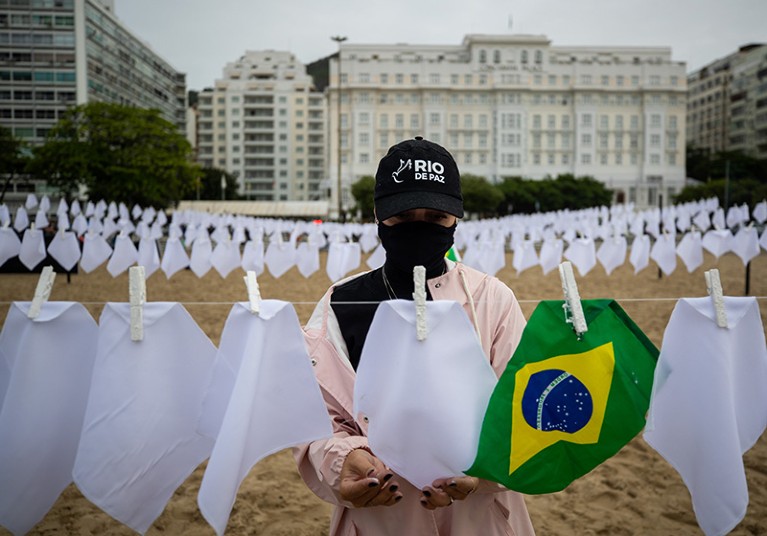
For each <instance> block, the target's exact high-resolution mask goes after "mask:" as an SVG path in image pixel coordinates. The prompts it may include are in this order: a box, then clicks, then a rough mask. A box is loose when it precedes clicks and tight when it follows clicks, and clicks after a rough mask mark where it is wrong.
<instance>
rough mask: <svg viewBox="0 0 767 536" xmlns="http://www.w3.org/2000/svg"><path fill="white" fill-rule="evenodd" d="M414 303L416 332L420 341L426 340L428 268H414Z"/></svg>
mask: <svg viewBox="0 0 767 536" xmlns="http://www.w3.org/2000/svg"><path fill="white" fill-rule="evenodd" d="M413 301H414V302H415V332H416V338H417V339H418V340H419V341H423V340H426V268H424V267H423V266H416V267H414V268H413Z"/></svg>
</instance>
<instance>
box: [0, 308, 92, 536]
mask: <svg viewBox="0 0 767 536" xmlns="http://www.w3.org/2000/svg"><path fill="white" fill-rule="evenodd" d="M30 306H31V303H30V302H16V303H14V304H12V305H11V307H10V309H9V311H8V317H7V318H6V321H5V326H4V327H3V331H2V333H0V438H2V441H0V482H2V484H0V525H2V526H4V527H6V528H7V529H8V530H10V531H11V532H13V533H14V534H26V533H27V532H29V531H30V530H32V528H33V527H34V526H35V524H36V523H37V522H39V521H40V520H41V519H42V518H43V517H44V516H45V514H46V512H48V510H49V509H50V508H51V506H53V504H54V503H55V502H56V499H57V498H58V496H59V494H60V493H61V492H62V491H64V488H66V487H67V486H68V485H69V484H70V483H71V482H72V467H73V466H74V461H75V454H76V453H77V445H78V443H79V441H80V430H81V429H82V426H83V418H84V416H85V405H86V403H87V400H88V392H89V391H90V383H91V374H92V373H93V362H94V359H95V358H96V334H97V331H98V327H97V326H96V322H95V321H94V320H93V318H92V317H91V316H90V314H88V311H86V310H85V307H83V306H82V305H80V304H78V303H73V302H45V303H43V305H42V308H41V310H40V314H39V315H38V316H37V318H36V319H34V320H31V319H30V318H28V317H27V313H28V312H29V307H30ZM6 374H7V375H6Z"/></svg>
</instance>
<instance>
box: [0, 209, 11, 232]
mask: <svg viewBox="0 0 767 536" xmlns="http://www.w3.org/2000/svg"><path fill="white" fill-rule="evenodd" d="M10 225H11V211H10V210H8V206H7V205H6V204H5V203H0V227H10Z"/></svg>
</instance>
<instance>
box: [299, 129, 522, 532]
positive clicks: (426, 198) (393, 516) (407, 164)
mask: <svg viewBox="0 0 767 536" xmlns="http://www.w3.org/2000/svg"><path fill="white" fill-rule="evenodd" d="M374 210H375V216H376V222H377V224H378V236H379V238H380V240H381V243H382V245H383V247H384V249H385V251H386V260H385V262H384V265H383V266H382V267H381V268H379V269H377V270H373V271H369V272H366V273H363V274H358V275H355V276H352V277H350V278H347V279H345V280H342V281H340V282H338V283H336V284H334V285H333V286H332V287H331V288H330V289H329V290H328V291H327V292H326V293H325V295H324V296H323V298H322V299H321V300H320V302H319V303H318V305H317V307H316V308H315V310H314V312H313V314H312V316H311V318H310V320H309V322H308V323H307V325H306V326H305V328H304V332H305V339H306V345H307V349H308V351H309V354H310V357H311V359H312V364H313V365H314V371H315V375H316V377H317V380H318V383H319V384H320V387H321V390H322V393H323V397H324V399H325V403H326V405H327V409H328V412H329V414H330V417H331V420H332V423H333V432H334V433H333V437H331V438H330V439H325V440H319V441H314V442H312V443H310V444H307V445H303V446H300V447H297V448H296V449H294V455H295V457H296V462H297V464H298V470H299V473H300V475H301V477H302V478H303V480H304V481H305V482H306V484H307V485H308V487H309V488H310V489H311V490H312V491H313V492H314V493H315V494H316V495H317V496H318V497H320V498H321V499H323V500H325V501H328V502H330V503H332V504H333V505H334V506H335V508H334V510H333V515H332V519H331V527H330V534H331V535H336V534H338V535H340V534H344V535H346V534H358V535H363V536H367V535H379V534H380V535H399V534H403V535H410V534H417V535H419V536H420V535H440V536H444V535H466V534H480V535H483V536H488V535H490V536H492V535H496V534H497V535H508V534H514V535H516V536H523V535H528V534H533V533H534V531H533V527H532V523H531V521H530V518H529V515H528V513H527V508H526V506H525V503H524V499H523V497H522V496H521V495H520V494H518V493H516V492H513V491H509V490H507V489H506V488H504V487H503V486H501V485H499V484H495V483H493V482H489V481H484V480H480V479H477V478H475V477H469V476H464V475H455V476H453V477H448V478H443V479H439V480H437V481H435V482H434V483H433V485H432V486H427V487H425V488H424V489H416V488H415V487H414V486H412V485H411V484H410V483H409V482H407V481H406V480H404V479H403V478H401V477H399V476H398V475H396V474H394V472H393V471H391V470H389V468H388V467H386V466H385V464H384V463H383V462H382V461H381V460H380V459H378V458H377V457H376V455H375V452H372V451H371V449H370V447H369V446H368V443H367V438H366V435H365V432H366V426H365V425H364V423H362V424H360V423H358V422H356V421H355V419H354V418H353V416H352V400H353V392H354V379H355V371H356V368H357V365H358V363H359V360H360V355H361V353H362V347H363V345H364V342H365V337H366V335H367V332H368V329H369V327H370V323H371V321H372V319H373V315H374V314H375V311H376V308H377V304H378V303H380V302H381V301H383V300H389V299H396V298H401V299H403V298H406V299H412V294H413V285H414V284H413V275H412V274H413V267H414V266H418V265H421V266H424V267H425V268H426V278H427V281H426V287H427V288H426V290H427V299H430V300H431V299H434V300H456V301H458V302H459V303H461V304H462V306H463V307H464V310H465V311H466V313H467V315H468V316H469V318H470V320H471V321H472V325H473V326H474V328H475V329H476V331H477V334H478V336H479V339H480V342H481V345H482V348H483V350H484V352H485V354H486V355H487V357H488V359H489V361H490V364H491V365H492V367H493V369H494V371H495V373H496V375H498V376H500V374H501V373H502V372H503V370H504V369H505V368H506V364H507V363H508V361H509V359H510V358H511V355H512V354H513V352H514V349H515V348H516V346H517V344H518V342H519V339H520V337H521V334H522V330H523V328H524V326H525V319H524V317H523V315H522V311H521V309H520V307H519V304H518V302H517V300H516V298H515V296H514V294H513V292H512V291H511V289H509V288H508V287H507V286H506V285H505V284H503V283H502V282H500V281H499V280H498V279H496V278H494V277H490V276H488V275H487V274H483V273H481V272H479V271H477V270H474V269H472V268H469V267H468V266H464V265H462V264H460V263H455V262H453V261H450V260H447V259H446V258H445V254H446V252H447V251H448V250H449V249H450V247H451V246H452V244H453V235H454V232H455V229H456V225H457V219H458V218H461V217H463V198H462V195H461V186H460V175H459V171H458V167H457V165H456V163H455V160H454V159H453V157H452V156H451V155H450V153H449V152H448V151H447V150H446V149H444V148H443V147H441V146H440V145H438V144H436V143H433V142H430V141H427V140H425V139H423V138H421V137H416V138H415V139H413V140H406V141H403V142H401V143H399V144H397V145H395V146H393V147H391V148H390V149H389V151H388V153H387V154H386V156H384V157H383V158H382V159H381V161H380V163H379V166H378V170H377V172H376V183H375V193H374ZM446 396H450V394H449V393H448V394H446ZM435 403H439V401H435Z"/></svg>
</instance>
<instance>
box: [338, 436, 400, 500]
mask: <svg viewBox="0 0 767 536" xmlns="http://www.w3.org/2000/svg"><path fill="white" fill-rule="evenodd" d="M340 492H341V498H342V499H343V500H345V501H349V502H350V503H352V504H353V505H354V507H355V508H362V507H365V506H382V505H383V506H391V505H393V504H396V503H398V502H399V501H400V500H402V492H401V491H399V483H398V482H397V481H396V480H395V479H394V473H392V472H391V471H389V469H388V468H387V467H386V466H385V465H384V464H383V463H382V462H381V460H379V459H378V458H376V457H375V456H373V455H372V454H370V453H369V452H368V451H366V450H365V449H355V450H353V451H351V452H350V453H349V454H348V455H347V456H346V460H344V464H343V466H342V467H341V489H340Z"/></svg>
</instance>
